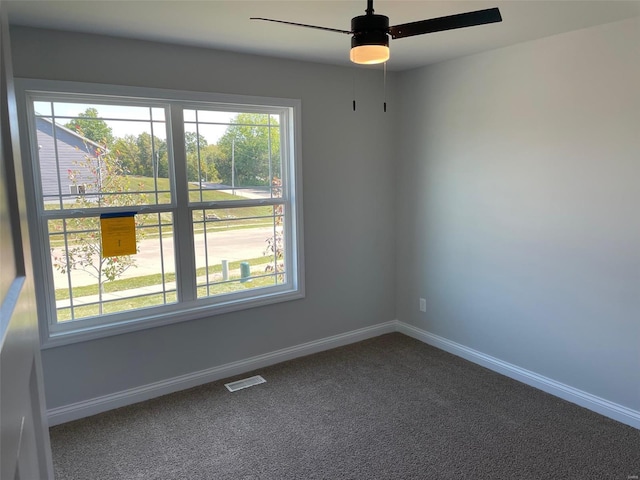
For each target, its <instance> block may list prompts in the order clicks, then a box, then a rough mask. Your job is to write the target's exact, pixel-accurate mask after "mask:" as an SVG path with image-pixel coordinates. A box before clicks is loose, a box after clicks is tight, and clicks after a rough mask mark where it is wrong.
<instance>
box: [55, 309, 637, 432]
mask: <svg viewBox="0 0 640 480" xmlns="http://www.w3.org/2000/svg"><path fill="white" fill-rule="evenodd" d="M391 332H400V333H403V334H405V335H408V336H410V337H413V338H415V339H417V340H420V341H422V342H424V343H427V344H429V345H432V346H434V347H436V348H439V349H441V350H444V351H446V352H449V353H452V354H453V355H456V356H459V357H462V358H464V359H466V360H469V361H471V362H473V363H477V364H478V365H482V366H483V367H486V368H488V369H490V370H493V371H495V372H498V373H500V374H502V375H505V376H507V377H510V378H513V379H515V380H518V381H520V382H522V383H525V384H527V385H530V386H532V387H535V388H537V389H539V390H542V391H545V392H547V393H550V394H552V395H555V396H557V397H560V398H562V399H564V400H567V401H569V402H571V403H575V404H577V405H580V406H582V407H585V408H587V409H589V410H592V411H594V412H597V413H599V414H601V415H604V416H606V417H609V418H612V419H614V420H617V421H619V422H622V423H625V424H627V425H630V426H632V427H635V428H637V429H640V412H638V411H636V410H632V409H630V408H627V407H624V406H622V405H618V404H616V403H613V402H610V401H608V400H605V399H603V398H600V397H597V396H595V395H592V394H590V393H587V392H584V391H582V390H578V389H577V388H574V387H570V386H569V385H565V384H563V383H560V382H557V381H555V380H552V379H550V378H547V377H544V376H542V375H539V374H537V373H535V372H532V371H529V370H526V369H524V368H520V367H518V366H516V365H513V364H510V363H508V362H505V361H503V360H500V359H498V358H495V357H492V356H490V355H486V354H484V353H482V352H479V351H477V350H474V349H472V348H469V347H465V346H464V345H461V344H459V343H456V342H452V341H451V340H447V339H446V338H443V337H440V336H438V335H435V334H433V333H430V332H427V331H426V330H422V329H420V328H417V327H414V326H413V325H409V324H407V323H404V322H400V321H398V320H393V321H390V322H385V323H381V324H378V325H374V326H371V327H365V328H361V329H358V330H353V331H351V332H346V333H342V334H339V335H334V336H331V337H326V338H323V339H320V340H315V341H312V342H307V343H303V344H300V345H296V346H293V347H288V348H284V349H281V350H276V351H274V352H270V353H266V354H263V355H257V356H255V357H251V358H248V359H245V360H240V361H238V362H232V363H227V364H225V365H220V366H218V367H213V368H208V369H205V370H200V371H198V372H194V373H189V374H186V375H180V376H178V377H174V378H170V379H167V380H162V381H160V382H155V383H150V384H148V385H143V386H141V387H135V388H131V389H128V390H124V391H121V392H116V393H112V394H109V395H104V396H101V397H97V398H92V399H89V400H85V401H82V402H77V403H73V404H71V405H65V406H62V407H57V408H52V409H50V410H48V411H47V416H48V420H49V425H50V426H53V425H58V424H61V423H66V422H70V421H72V420H78V419H80V418H84V417H88V416H91V415H95V414H98V413H102V412H106V411H108V410H112V409H114V408H119V407H123V406H126V405H131V404H134V403H138V402H142V401H144V400H149V399H151V398H155V397H159V396H161V395H166V394H169V393H173V392H177V391H180V390H184V389H187V388H192V387H196V386H198V385H202V384H205V383H209V382H214V381H217V380H221V379H223V378H227V377H232V376H234V375H240V374H243V373H246V372H249V371H251V370H256V369H259V368H264V367H268V366H269V365H274V364H276V363H280V362H284V361H287V360H292V359H294V358H297V357H302V356H305V355H310V354H312V353H317V352H321V351H324V350H329V349H332V348H336V347H341V346H343V345H348V344H350V343H355V342H359V341H361V340H366V339H368V338H373V337H377V336H379V335H383V334H385V333H391Z"/></svg>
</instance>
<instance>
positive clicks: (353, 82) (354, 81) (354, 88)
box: [351, 69, 356, 112]
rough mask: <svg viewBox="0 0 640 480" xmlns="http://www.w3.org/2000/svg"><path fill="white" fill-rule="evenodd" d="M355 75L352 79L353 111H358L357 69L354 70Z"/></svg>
mask: <svg viewBox="0 0 640 480" xmlns="http://www.w3.org/2000/svg"><path fill="white" fill-rule="evenodd" d="M352 73H353V75H352V77H351V79H352V80H353V81H352V86H353V111H354V112H355V111H356V71H355V69H353V72H352Z"/></svg>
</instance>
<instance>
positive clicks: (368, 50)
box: [251, 0, 502, 65]
mask: <svg viewBox="0 0 640 480" xmlns="http://www.w3.org/2000/svg"><path fill="white" fill-rule="evenodd" d="M365 12H366V15H360V16H357V17H354V18H352V19H351V30H340V29H337V28H327V27H319V26H316V25H307V24H304V23H295V22H286V21H284V20H274V19H272V18H260V17H251V20H264V21H267V22H276V23H284V24H286V25H296V26H298V27H307V28H316V29H319V30H326V31H329V32H338V33H345V34H347V35H353V37H351V53H350V59H351V61H352V62H354V63H358V64H364V65H371V64H375V63H383V62H386V61H387V60H389V35H391V38H393V39H396V38H404V37H412V36H414V35H423V34H425V33H434V32H441V31H444V30H453V29H456V28H464V27H473V26H476V25H484V24H487V23H495V22H501V21H502V16H501V15H500V10H499V9H498V8H488V9H486V10H477V11H474V12H467V13H459V14H456V15H448V16H446V17H438V18H431V19H428V20H420V21H417V22H411V23H404V24H402V25H395V26H392V27H390V26H389V17H387V16H385V15H376V14H374V13H373V12H374V10H373V0H367V9H366V10H365Z"/></svg>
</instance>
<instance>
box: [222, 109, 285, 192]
mask: <svg viewBox="0 0 640 480" xmlns="http://www.w3.org/2000/svg"><path fill="white" fill-rule="evenodd" d="M218 147H219V149H220V153H221V155H219V156H218V158H216V160H215V162H216V164H215V165H216V169H217V170H218V173H219V175H220V177H221V179H222V182H223V183H225V184H227V185H231V184H232V182H233V184H234V186H266V185H269V184H270V183H271V179H272V177H276V176H279V175H280V128H279V126H278V123H277V122H276V121H275V120H274V119H273V117H270V115H268V114H262V113H239V114H238V115H237V116H236V117H235V119H234V120H232V125H229V127H228V128H227V130H226V132H225V133H224V134H223V135H222V137H220V140H219V141H218ZM270 160H271V161H270ZM232 169H233V172H232Z"/></svg>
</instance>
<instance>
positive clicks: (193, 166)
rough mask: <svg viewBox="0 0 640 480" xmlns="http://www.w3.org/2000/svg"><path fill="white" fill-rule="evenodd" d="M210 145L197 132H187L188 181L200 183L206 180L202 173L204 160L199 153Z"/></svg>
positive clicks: (185, 141)
mask: <svg viewBox="0 0 640 480" xmlns="http://www.w3.org/2000/svg"><path fill="white" fill-rule="evenodd" d="M207 145H208V143H207V139H206V138H204V137H203V136H202V135H199V134H196V133H195V132H185V134H184V146H185V150H186V152H185V153H186V156H187V181H189V182H199V181H200V180H201V179H203V178H205V175H204V172H203V171H202V168H201V166H202V158H201V157H200V158H198V152H199V151H201V150H202V149H204V148H205V147H206V146H207Z"/></svg>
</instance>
